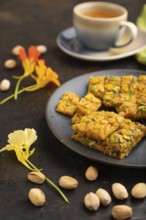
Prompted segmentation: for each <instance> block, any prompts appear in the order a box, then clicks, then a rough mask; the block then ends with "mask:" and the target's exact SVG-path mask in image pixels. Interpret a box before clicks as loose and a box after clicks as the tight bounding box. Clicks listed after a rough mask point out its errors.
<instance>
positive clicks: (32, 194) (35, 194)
mask: <svg viewBox="0 0 146 220" xmlns="http://www.w3.org/2000/svg"><path fill="white" fill-rule="evenodd" d="M28 197H29V200H30V201H31V203H32V204H33V205H35V206H43V205H44V204H45V202H46V197H45V194H44V192H43V191H42V190H41V189H39V188H32V189H30V191H29V193H28Z"/></svg>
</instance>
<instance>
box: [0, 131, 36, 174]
mask: <svg viewBox="0 0 146 220" xmlns="http://www.w3.org/2000/svg"><path fill="white" fill-rule="evenodd" d="M36 140H37V135H36V131H35V130H34V129H28V128H26V129H25V130H24V131H23V130H17V131H14V132H13V133H10V134H9V135H8V144H7V145H6V146H5V147H4V148H2V149H1V150H0V152H2V151H11V150H14V151H15V153H16V156H17V159H18V160H19V161H20V162H21V163H22V164H23V165H25V166H26V167H27V168H28V169H30V170H33V169H32V168H31V167H30V166H29V164H28V162H27V160H28V158H29V157H30V156H31V155H32V154H33V153H34V150H35V149H34V148H33V149H32V150H30V147H31V145H32V144H33V143H34V142H35V141H36Z"/></svg>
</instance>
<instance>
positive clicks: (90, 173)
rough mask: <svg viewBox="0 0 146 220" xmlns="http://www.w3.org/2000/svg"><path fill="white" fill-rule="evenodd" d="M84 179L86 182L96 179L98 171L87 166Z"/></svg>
mask: <svg viewBox="0 0 146 220" xmlns="http://www.w3.org/2000/svg"><path fill="white" fill-rule="evenodd" d="M85 177H86V179H87V180H90V181H94V180H96V179H97V177H98V170H97V169H96V167H94V166H89V167H88V168H87V170H86V172H85Z"/></svg>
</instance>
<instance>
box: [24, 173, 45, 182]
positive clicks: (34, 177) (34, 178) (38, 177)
mask: <svg viewBox="0 0 146 220" xmlns="http://www.w3.org/2000/svg"><path fill="white" fill-rule="evenodd" d="M27 177H28V179H29V180H30V181H31V182H33V183H38V184H42V183H43V182H44V181H45V175H44V174H43V173H41V172H37V171H32V172H30V173H28V176H27Z"/></svg>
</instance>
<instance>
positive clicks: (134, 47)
mask: <svg viewBox="0 0 146 220" xmlns="http://www.w3.org/2000/svg"><path fill="white" fill-rule="evenodd" d="M57 45H58V47H59V48H60V49H61V50H62V51H63V52H65V53H66V54H68V55H70V56H72V57H75V58H78V59H82V60H89V61H111V60H118V59H122V58H125V57H129V56H132V55H134V54H136V53H138V52H139V51H140V50H141V49H143V48H145V47H146V32H145V31H142V30H140V29H138V36H137V37H136V39H135V40H134V41H133V42H132V43H131V44H129V45H128V46H126V47H123V48H111V49H110V50H108V51H104V52H98V51H92V50H88V49H87V48H86V47H84V46H83V45H82V44H81V43H80V42H79V40H78V39H77V36H76V32H75V29H74V28H73V27H70V28H67V29H65V30H63V31H62V32H61V33H60V34H59V35H58V37H57Z"/></svg>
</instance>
